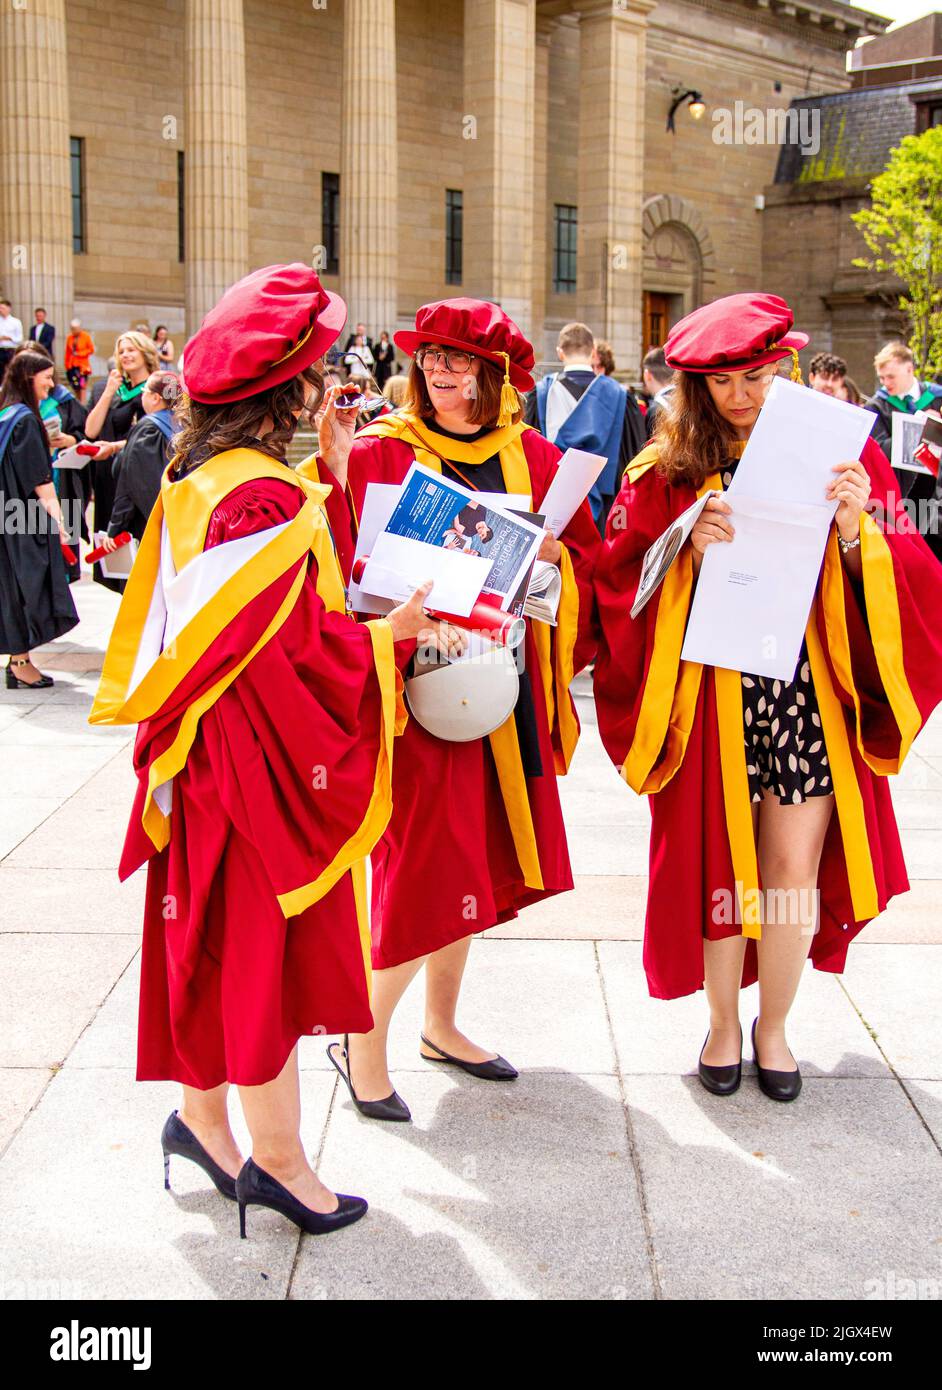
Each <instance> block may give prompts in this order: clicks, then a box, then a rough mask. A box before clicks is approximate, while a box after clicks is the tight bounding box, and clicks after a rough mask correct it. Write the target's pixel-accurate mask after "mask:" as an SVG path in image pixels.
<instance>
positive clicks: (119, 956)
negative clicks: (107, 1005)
mask: <svg viewBox="0 0 942 1390" xmlns="http://www.w3.org/2000/svg"><path fill="white" fill-rule="evenodd" d="M138 945H139V938H138V937H137V936H117V935H101V936H77V935H69V934H63V933H52V932H46V933H37V934H35V935H23V934H19V933H15V932H5V933H4V934H3V935H2V936H0V979H2V980H3V984H4V987H3V990H2V992H0V1067H53V1066H57V1065H58V1064H59V1063H60V1062H62V1061H63V1059H64V1058H65V1057H66V1056H67V1055H68V1052H69V1050H70V1049H71V1047H72V1046H73V1045H74V1043H75V1041H76V1039H77V1038H78V1036H79V1034H80V1033H81V1032H82V1030H83V1029H84V1028H85V1027H86V1026H87V1025H88V1023H89V1022H90V1021H91V1019H92V1018H93V1017H94V1015H95V1013H96V1011H97V1010H98V1008H99V1007H100V1005H101V1004H102V1002H103V1001H104V999H105V998H107V996H108V994H109V992H110V990H111V988H112V986H113V985H114V982H115V980H116V979H117V978H118V977H119V976H120V975H121V974H122V972H123V971H124V970H125V969H126V968H127V965H128V962H129V961H130V960H131V957H132V956H133V955H134V953H135V951H136V950H137V949H138Z"/></svg>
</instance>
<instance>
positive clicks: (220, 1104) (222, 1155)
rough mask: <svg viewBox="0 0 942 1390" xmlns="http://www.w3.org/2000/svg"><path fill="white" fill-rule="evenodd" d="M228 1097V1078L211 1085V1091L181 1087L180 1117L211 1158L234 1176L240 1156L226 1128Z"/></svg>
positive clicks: (227, 1126) (239, 1162)
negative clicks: (220, 1083)
mask: <svg viewBox="0 0 942 1390" xmlns="http://www.w3.org/2000/svg"><path fill="white" fill-rule="evenodd" d="M228 1098H229V1083H228V1081H224V1082H223V1084H222V1085H221V1086H214V1087H213V1089H212V1090H211V1091H197V1090H196V1088H195V1087H194V1086H184V1087H183V1101H182V1103H181V1105H180V1119H181V1120H182V1121H183V1123H184V1124H185V1125H186V1127H187V1129H189V1130H192V1132H193V1133H194V1134H195V1135H196V1137H197V1139H198V1140H199V1141H200V1143H201V1144H202V1146H203V1148H204V1149H205V1150H206V1152H207V1153H208V1154H209V1156H210V1158H214V1159H215V1160H216V1162H217V1163H218V1164H219V1166H220V1168H222V1169H223V1170H224V1171H225V1172H226V1173H228V1174H229V1176H230V1178H235V1177H238V1175H239V1169H240V1168H241V1167H242V1163H243V1158H242V1154H241V1153H240V1152H239V1146H238V1144H237V1143H236V1141H235V1139H234V1138H233V1135H232V1130H231V1129H230V1128H229V1106H228Z"/></svg>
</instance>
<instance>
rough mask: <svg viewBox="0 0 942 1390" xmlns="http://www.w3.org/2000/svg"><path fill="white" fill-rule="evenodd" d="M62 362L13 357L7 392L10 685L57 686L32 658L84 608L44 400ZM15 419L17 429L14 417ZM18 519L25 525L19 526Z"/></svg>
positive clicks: (4, 584) (5, 548)
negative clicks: (76, 591) (68, 565)
mask: <svg viewBox="0 0 942 1390" xmlns="http://www.w3.org/2000/svg"><path fill="white" fill-rule="evenodd" d="M54 378H55V368H54V367H53V366H52V364H51V363H50V362H49V360H48V357H47V356H46V355H45V354H44V353H40V352H24V353H20V354H18V355H17V357H16V358H15V359H14V360H13V361H12V362H11V363H10V366H9V367H8V369H7V373H6V376H5V378H4V382H3V388H2V390H0V439H3V438H4V437H5V444H4V447H3V451H2V454H0V515H2V516H3V518H4V522H5V524H4V526H3V527H2V528H0V651H5V652H9V654H10V660H9V664H8V666H7V671H6V683H7V688H8V689H14V690H15V689H17V688H29V689H40V690H42V689H47V688H48V687H49V686H51V685H52V684H53V680H52V677H51V676H44V675H43V674H42V673H41V672H40V671H39V670H37V668H36V667H35V666H34V665H33V663H32V661H31V660H30V652H31V651H32V649H33V648H34V647H41V646H44V645H45V644H46V643H47V642H51V641H53V640H54V639H55V638H56V637H61V636H62V635H63V633H66V632H70V631H71V629H72V628H73V627H75V625H76V624H77V623H78V614H77V612H76V611H75V604H74V603H73V602H72V595H71V594H70V592H69V584H68V579H67V577H66V572H65V562H64V560H63V556H62V542H61V539H60V535H59V529H60V524H61V512H60V509H59V499H58V498H57V497H56V491H55V487H54V486H53V481H52V459H51V457H50V454H49V447H48V444H47V442H46V431H45V429H44V427H43V424H42V421H41V419H40V414H39V403H40V401H42V400H44V399H45V398H46V396H47V395H48V394H49V392H50V391H51V389H52V386H53V382H54ZM11 421H12V422H13V423H12V429H11V428H10V423H11ZM14 520H16V521H18V522H20V524H13V523H14Z"/></svg>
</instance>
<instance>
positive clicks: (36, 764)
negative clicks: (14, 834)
mask: <svg viewBox="0 0 942 1390" xmlns="http://www.w3.org/2000/svg"><path fill="white" fill-rule="evenodd" d="M21 722H25V721H21ZM16 732H17V731H16V730H15V729H14V731H13V732H12V739H11V741H10V742H5V743H3V744H0V762H2V767H3V773H2V777H3V798H4V801H5V802H7V804H9V803H10V802H13V803H14V804H15V803H16V801H17V800H18V799H19V798H20V797H38V798H40V799H41V800H43V799H46V798H48V797H56V798H58V800H59V801H60V802H61V801H64V800H65V799H66V797H69V796H73V795H74V794H75V792H77V791H78V790H79V789H80V788H81V787H83V786H84V785H85V784H86V782H88V780H89V779H90V778H91V777H92V776H94V774H95V773H96V772H98V771H99V769H100V768H101V767H103V765H104V764H105V763H106V762H107V761H108V760H109V759H110V758H112V757H114V749H113V747H111V746H109V745H108V744H107V743H93V744H91V745H90V746H87V747H74V746H72V747H70V746H68V745H67V744H65V743H62V744H60V745H59V746H58V747H57V748H56V752H55V757H53V758H40V757H37V756H36V750H35V748H32V747H29V746H23V745H22V744H20V743H19V742H18V741H14V740H16ZM0 738H2V735H0Z"/></svg>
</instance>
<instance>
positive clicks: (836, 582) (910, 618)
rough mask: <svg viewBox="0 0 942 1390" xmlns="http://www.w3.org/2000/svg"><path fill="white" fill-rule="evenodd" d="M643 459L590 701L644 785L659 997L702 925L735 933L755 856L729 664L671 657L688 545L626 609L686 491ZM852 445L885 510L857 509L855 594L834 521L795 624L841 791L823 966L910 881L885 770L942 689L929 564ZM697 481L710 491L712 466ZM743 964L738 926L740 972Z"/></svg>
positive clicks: (676, 992)
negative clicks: (813, 588) (803, 624)
mask: <svg viewBox="0 0 942 1390" xmlns="http://www.w3.org/2000/svg"><path fill="white" fill-rule="evenodd" d="M656 456H657V455H656V445H652V446H649V448H648V449H647V450H645V451H644V452H643V453H642V454H641V455H639V456H638V459H636V460H635V462H634V463H633V464H632V465H631V466H630V467H629V469H628V471H627V473H626V475H625V479H624V483H623V486H622V489H621V492H620V494H619V496H618V497H617V498H616V501H615V506H614V507H613V509H612V515H611V518H610V521H609V528H608V534H607V538H606V542H605V547H604V551H603V555H602V557H601V559H600V561H599V565H598V567H597V571H596V596H597V603H598V610H599V615H600V619H601V628H602V636H601V641H600V647H599V654H598V659H597V662H596V668H595V698H596V706H597V709H598V719H599V732H600V734H601V737H602V740H603V742H604V744H605V747H606V749H607V751H608V753H609V755H610V756H611V758H612V760H613V761H614V762H615V763H616V765H617V766H618V767H619V768H620V770H621V774H622V776H623V777H624V778H625V780H626V781H628V782H629V784H630V785H631V786H633V787H634V790H635V791H638V792H645V793H648V794H649V804H650V809H651V817H652V825H651V847H650V884H649V890H648V905H647V916H646V922H645V937H644V968H645V971H646V973H647V978H648V987H649V990H650V993H651V994H652V995H653V996H654V997H656V998H662V999H672V998H675V997H677V996H680V995H684V994H690V993H692V992H693V991H695V990H697V989H699V988H700V987H701V986H702V984H703V937H704V936H705V935H706V936H707V937H709V938H711V939H713V938H717V937H722V936H729V935H734V934H739V933H740V932H741V931H742V930H743V928H742V925H741V922H742V920H743V919H742V917H741V916H740V918H739V922H738V923H737V921H736V920H733V921H730V920H729V917H728V915H727V916H726V917H725V920H724V915H723V913H722V912H720V913H719V914H717V912H716V907H717V904H718V903H723V902H729V901H732V902H734V903H735V902H736V884H737V882H739V883H748V882H749V881H750V876H753V877H754V876H755V875H756V874H757V869H756V865H755V848H754V842H752V827H751V813H750V809H749V805H748V786H747V783H746V780H745V771H744V769H745V757H744V753H743V751H742V750H743V734H742V702H741V686H739V685H738V683H739V680H740V677H739V673H738V672H737V673H724V672H718V671H716V670H715V668H713V667H709V666H707V667H703V668H700V667H699V666H697V665H695V664H694V663H689V662H683V661H680V659H679V655H680V647H681V645H682V642H683V632H684V626H685V623H686V617H687V613H688V611H689V605H690V601H691V597H692V580H691V574H692V571H691V562H690V556H689V549H690V548H689V546H686V547H685V548H684V550H682V551H681V553H680V555H679V556H678V559H677V560H676V561H675V562H674V566H673V567H672V569H671V570H670V571H669V572H668V576H667V578H666V579H665V580H664V582H663V584H662V586H661V588H660V589H659V590H658V591H657V593H656V594H655V596H654V597H653V598H652V599H651V600H650V601H649V603H648V605H647V607H646V608H645V609H643V610H642V612H641V614H639V616H638V618H637V620H632V619H631V617H630V616H629V609H630V607H631V604H632V602H633V599H634V596H635V593H636V591H637V587H638V582H639V578H640V574H641V565H642V560H643V557H644V553H645V551H646V550H647V548H648V547H649V546H650V545H651V544H652V542H653V541H654V540H656V539H657V537H658V536H659V535H661V534H662V533H663V531H664V530H665V529H666V527H667V526H668V524H669V523H670V521H671V519H672V518H674V517H677V516H678V515H679V514H680V513H681V512H682V511H684V510H685V508H687V507H688V506H689V505H690V504H691V502H693V500H694V498H695V496H696V493H695V491H694V489H693V488H691V487H689V486H677V487H674V486H671V485H669V484H668V483H667V482H666V481H665V480H664V479H663V478H662V477H661V476H659V474H658V472H657V469H656V467H655V466H652V464H653V463H654V462H655V461H656ZM861 458H862V460H863V462H864V463H865V464H866V466H867V470H868V472H869V473H870V477H871V481H872V494H871V498H872V504H873V505H875V506H876V508H877V509H878V511H877V513H876V515H879V516H885V515H889V516H890V517H891V518H892V519H891V521H890V524H889V525H887V526H886V527H884V526H882V525H880V526H878V525H877V524H876V523H875V521H874V520H873V519H872V518H871V517H869V516H864V517H863V518H862V528H861V537H862V545H861V554H862V560H863V566H864V581H863V583H864V593H863V594H861V593H860V592H859V591H858V588H857V586H855V584H854V583H853V582H852V581H851V579H850V578H849V576H848V574H847V572H846V570H845V569H844V567H843V564H842V561H841V559H840V554H839V551H838V546H837V540H836V534H835V532H834V530H833V529H832V533H831V537H830V540H829V543H828V548H827V551H826V555H825V561H824V565H823V567H822V574H821V578H820V579H819V583H818V590H817V594H816V597H815V603H814V606H813V609H812V615H811V619H810V621H809V629H808V633H807V637H806V640H807V642H808V647H809V655H810V657H811V663H812V678H813V680H814V685H815V693H816V696H817V698H818V702H819V705H820V707H821V715H822V719H823V724H824V735H825V744H826V747H827V752H828V758H829V761H830V763H831V766H832V772H833V781H834V787H835V794H836V802H837V804H836V808H835V814H834V815H833V816H832V819H831V823H830V826H829V829H828V832H827V837H826V840H825V844H824V850H823V854H822V857H821V864H820V868H819V874H818V887H819V890H820V922H819V930H818V931H817V933H816V935H815V938H814V941H813V943H812V947H811V960H812V962H813V963H814V965H815V966H816V967H817V968H818V969H820V970H829V971H834V972H839V971H841V970H842V969H843V967H844V962H845V958H846V955H847V948H848V945H849V943H850V941H851V940H852V938H853V937H854V936H856V935H857V933H858V932H859V931H860V930H861V929H862V928H863V927H864V926H865V925H866V923H867V921H869V920H870V919H871V918H872V917H874V916H876V915H877V913H878V912H881V911H882V910H883V909H884V907H885V906H886V904H887V902H888V901H889V900H890V898H892V897H893V896H894V895H895V894H897V893H902V892H905V891H906V890H907V889H908V887H909V883H908V881H907V877H906V868H905V864H904V862H903V855H902V850H901V847H900V839H899V833H898V831H897V826H896V820H895V818H894V815H893V807H892V802H891V799H890V792H889V787H888V785H887V780H886V778H887V775H888V774H890V773H893V772H896V771H898V770H899V766H900V764H901V762H902V760H903V758H904V757H905V754H906V752H907V750H908V748H909V746H910V744H911V742H912V739H913V738H914V737H915V735H916V733H917V732H918V731H919V729H920V728H921V727H922V725H923V723H924V722H925V720H926V719H927V718H928V717H929V714H930V713H931V712H932V710H933V708H934V707H935V705H936V704H937V703H938V701H939V699H940V698H942V639H940V636H939V632H938V623H937V620H936V615H937V614H938V612H939V610H940V605H942V568H940V566H939V564H938V563H937V561H936V560H935V559H934V558H933V556H932V554H931V552H930V551H929V549H928V547H927V546H926V544H925V541H924V540H923V539H922V538H921V537H920V536H919V535H918V533H917V532H916V531H915V528H913V527H912V525H911V524H910V523H909V522H908V520H907V519H906V517H905V515H904V514H903V513H902V512H895V513H894V510H893V507H892V506H891V504H890V503H889V502H888V495H889V496H895V495H896V492H897V489H896V488H895V485H894V481H893V475H892V473H891V471H890V469H889V466H888V465H887V463H886V460H885V458H884V457H883V454H882V453H881V451H880V450H879V449H878V448H877V447H876V446H875V445H874V444H873V443H872V441H869V440H868V442H867V444H866V445H865V447H864V450H863V453H862V454H861ZM707 487H717V488H718V487H720V482H719V478H718V477H717V476H714V477H713V478H708V479H707V480H706V482H705V484H704V489H705V488H707ZM730 674H731V675H732V682H730V681H729V680H728V679H727V677H728V676H729V675H730ZM737 702H738V703H737ZM717 916H719V920H716V919H717ZM760 930H761V928H760ZM746 934H747V935H750V932H749V930H747V931H746ZM756 974H757V960H756V949H755V940H752V939H751V940H750V941H749V942H748V945H747V953H746V962H745V970H744V975H743V983H744V985H748V984H751V983H752V982H753V981H754V980H755V979H756Z"/></svg>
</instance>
